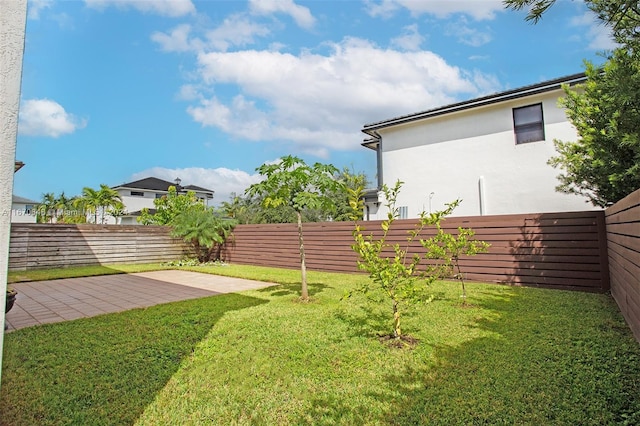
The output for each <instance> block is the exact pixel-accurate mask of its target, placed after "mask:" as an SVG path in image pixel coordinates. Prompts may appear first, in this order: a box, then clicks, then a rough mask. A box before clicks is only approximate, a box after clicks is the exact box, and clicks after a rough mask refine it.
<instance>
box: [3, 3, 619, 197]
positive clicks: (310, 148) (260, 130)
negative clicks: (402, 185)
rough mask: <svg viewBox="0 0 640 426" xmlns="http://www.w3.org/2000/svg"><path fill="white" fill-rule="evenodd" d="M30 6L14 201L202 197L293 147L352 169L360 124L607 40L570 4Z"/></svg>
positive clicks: (358, 159) (365, 159)
mask: <svg viewBox="0 0 640 426" xmlns="http://www.w3.org/2000/svg"><path fill="white" fill-rule="evenodd" d="M524 17H525V12H512V11H506V10H505V9H504V8H503V6H502V4H501V1H500V0H498V1H494V0H422V1H419V0H418V1H406V0H365V1H355V0H353V1H294V0H252V1H201V2H199V1H191V0H85V1H79V0H78V1H49V0H32V1H29V3H28V20H27V31H26V43H25V55H24V66H23V76H22V96H21V111H20V124H19V134H18V141H17V154H16V159H17V160H20V161H23V162H25V163H26V166H25V167H24V168H23V169H22V170H21V171H20V172H18V173H17V174H16V175H15V182H14V193H15V194H16V195H20V196H23V197H27V198H31V199H34V200H40V199H41V196H42V194H43V193H46V192H54V193H55V194H56V195H57V194H59V193H60V192H63V191H64V192H65V194H66V195H67V196H71V195H76V194H79V193H80V192H81V190H82V188H83V187H85V186H90V187H93V188H97V187H98V186H99V185H100V184H101V183H105V184H107V185H109V186H116V185H119V184H122V183H125V182H129V181H132V180H136V179H140V178H144V177H147V176H156V177H159V178H163V179H166V180H171V181H172V180H174V178H176V177H180V178H181V179H182V182H183V184H185V185H187V184H195V185H200V186H203V187H206V188H209V189H212V190H214V191H215V192H216V196H215V199H214V204H217V203H220V202H222V201H227V200H228V199H229V194H230V193H232V192H236V193H242V192H243V191H244V189H245V188H246V187H247V186H249V185H250V184H252V183H254V182H256V181H257V179H258V176H257V175H256V173H255V169H256V168H257V167H259V166H260V165H261V164H263V163H264V162H267V161H274V160H276V159H277V158H279V157H281V156H283V155H288V154H293V155H297V156H300V157H302V158H304V159H305V160H306V161H307V162H316V161H320V162H323V163H331V164H333V165H335V166H337V167H339V168H343V167H348V168H350V169H352V170H353V171H354V172H365V173H366V174H367V175H368V176H369V178H370V180H371V181H372V182H373V181H375V155H374V153H373V151H370V150H368V149H366V148H363V147H361V146H360V143H361V142H362V140H363V139H364V134H362V133H361V132H360V129H361V128H362V126H363V125H364V124H366V123H372V122H376V121H380V120H385V119H388V118H392V117H395V116H398V115H405V114H410V113H413V112H418V111H423V110H427V109H430V108H434V107H438V106H442V105H446V104H449V103H452V102H456V101H462V100H467V99H473V98H475V97H478V96H482V95H486V94H490V93H494V92H498V91H502V90H507V89H513V88H517V87H521V86H525V85H528V84H534V83H537V82H540V81H544V80H548V79H553V78H556V77H562V76H565V75H569V74H573V73H576V72H581V71H583V70H584V67H583V60H584V59H589V60H592V61H593V62H596V63H600V62H602V57H601V56H600V55H599V54H598V53H599V52H601V51H603V50H605V49H610V48H612V47H613V45H612V42H611V40H610V37H609V35H608V32H607V29H606V28H604V27H603V26H601V25H599V24H598V23H597V21H596V20H595V18H594V17H593V16H592V15H591V14H590V13H589V12H588V11H587V9H586V8H585V7H584V4H583V3H582V2H581V1H569V0H558V3H557V4H556V6H554V7H553V8H552V9H550V11H549V12H548V14H547V15H546V16H545V17H544V19H543V20H542V22H540V23H539V24H537V25H532V24H530V23H528V22H525V20H524Z"/></svg>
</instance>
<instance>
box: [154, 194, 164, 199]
mask: <svg viewBox="0 0 640 426" xmlns="http://www.w3.org/2000/svg"><path fill="white" fill-rule="evenodd" d="M162 197H164V194H156V198H162Z"/></svg>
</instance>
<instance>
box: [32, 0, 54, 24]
mask: <svg viewBox="0 0 640 426" xmlns="http://www.w3.org/2000/svg"><path fill="white" fill-rule="evenodd" d="M52 5H53V0H29V2H28V7H27V11H28V15H27V16H28V18H29V19H34V20H37V19H40V12H41V11H42V10H44V9H49V8H51V6H52Z"/></svg>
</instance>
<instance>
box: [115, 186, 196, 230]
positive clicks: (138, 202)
mask: <svg viewBox="0 0 640 426" xmlns="http://www.w3.org/2000/svg"><path fill="white" fill-rule="evenodd" d="M117 191H118V194H120V198H121V199H122V204H124V211H125V212H127V213H132V212H136V211H139V210H142V209H143V208H147V209H155V205H154V204H153V202H154V200H155V199H156V196H163V195H166V194H167V193H168V192H167V191H153V190H150V189H135V188H127V189H118V190H117ZM131 191H134V192H143V193H144V196H137V195H131ZM195 194H196V197H198V198H199V199H201V200H202V201H203V202H204V203H205V205H207V194H205V193H203V192H197V191H196V192H195ZM105 219H106V224H108V225H114V224H116V222H115V219H114V218H113V217H111V216H108V217H106V218H105ZM118 224H120V225H138V221H137V217H134V216H125V217H122V218H121V219H119V221H118Z"/></svg>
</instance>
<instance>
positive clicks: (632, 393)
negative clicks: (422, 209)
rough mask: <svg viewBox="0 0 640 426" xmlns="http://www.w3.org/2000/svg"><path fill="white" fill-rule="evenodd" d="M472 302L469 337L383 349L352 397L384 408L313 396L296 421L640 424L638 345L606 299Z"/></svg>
mask: <svg viewBox="0 0 640 426" xmlns="http://www.w3.org/2000/svg"><path fill="white" fill-rule="evenodd" d="M478 293H480V292H478ZM474 303H475V304H476V306H477V307H478V309H481V310H482V312H484V314H479V313H477V312H476V313H474V314H472V315H469V316H468V317H467V321H466V324H465V325H464V326H465V327H466V328H469V329H471V328H473V329H478V330H479V331H481V332H482V333H480V334H477V333H476V337H470V338H469V339H466V340H464V341H463V342H462V343H460V344H457V345H449V344H442V343H436V344H435V345H433V347H432V348H433V352H429V351H423V350H420V349H417V350H414V351H411V352H406V353H405V356H400V357H394V356H393V355H391V354H390V355H389V362H391V363H394V362H395V363H396V364H397V365H394V366H393V368H389V369H388V371H389V372H388V373H387V374H386V375H383V377H384V382H385V384H384V386H380V387H376V388H375V389H368V390H366V389H365V390H363V396H364V398H363V399H362V400H363V401H367V400H371V399H373V400H375V401H378V402H380V403H381V405H383V406H384V404H386V407H387V408H386V409H384V410H381V412H379V413H373V412H372V408H371V407H368V406H367V405H366V402H365V403H361V404H354V402H353V401H346V400H344V399H338V398H334V397H333V396H329V397H320V398H316V399H315V400H314V401H313V403H312V406H313V407H314V408H313V411H312V412H311V413H309V416H308V417H307V419H304V420H303V419H301V421H300V423H305V422H306V423H310V422H309V421H308V419H309V418H312V419H314V420H313V422H312V423H313V424H318V425H323V424H327V425H328V424H335V422H336V419H348V420H347V423H349V424H358V423H362V424H370V423H375V424H392V425H409V424H411V425H413V424H421V425H428V424H442V425H444V424H446V425H448V424H584V425H605V424H612V425H613V424H616V425H617V424H629V425H631V424H640V380H639V379H638V377H640V347H639V346H638V344H637V342H636V341H634V339H633V336H632V335H631V333H630V331H629V330H628V327H624V322H623V319H622V317H621V316H620V315H619V313H618V312H617V311H616V308H615V306H613V303H612V302H611V300H610V299H608V298H607V297H606V296H604V295H586V294H581V293H579V294H575V293H574V294H571V295H569V296H567V295H566V294H565V295H563V294H560V293H558V292H557V291H547V292H546V293H541V292H536V293H532V292H529V291H521V290H515V291H508V292H504V291H498V290H496V291H495V292H493V291H492V290H486V291H483V292H482V296H481V297H478V300H477V301H474ZM425 337H426V336H425ZM439 339H440V341H441V342H446V341H447V338H446V336H444V337H442V336H441V337H440V338H439ZM420 344H421V345H422V344H423V343H422V342H421V343H420ZM388 350H389V351H393V350H394V349H388Z"/></svg>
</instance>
